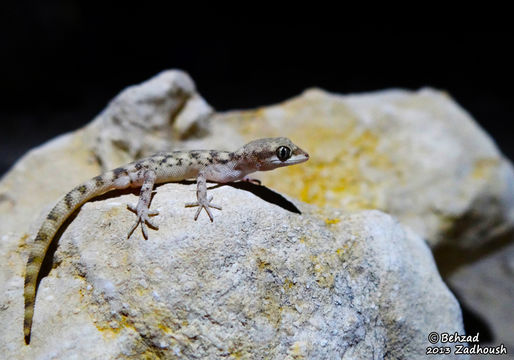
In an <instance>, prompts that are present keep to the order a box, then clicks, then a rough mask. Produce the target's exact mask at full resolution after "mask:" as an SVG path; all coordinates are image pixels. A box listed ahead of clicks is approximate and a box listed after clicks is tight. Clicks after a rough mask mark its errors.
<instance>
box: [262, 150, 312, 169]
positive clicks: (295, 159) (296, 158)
mask: <svg viewBox="0 0 514 360" xmlns="http://www.w3.org/2000/svg"><path fill="white" fill-rule="evenodd" d="M307 160H309V154H307V153H304V154H300V155H293V156H291V157H290V158H289V159H287V160H286V161H280V160H279V159H273V160H271V162H272V163H273V164H276V165H284V166H285V165H294V164H300V163H303V162H306V161H307Z"/></svg>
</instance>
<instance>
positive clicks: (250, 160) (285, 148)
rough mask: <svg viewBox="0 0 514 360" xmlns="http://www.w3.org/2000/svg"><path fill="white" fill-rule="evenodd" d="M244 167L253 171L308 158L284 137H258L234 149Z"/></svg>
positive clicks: (271, 168) (297, 162)
mask: <svg viewBox="0 0 514 360" xmlns="http://www.w3.org/2000/svg"><path fill="white" fill-rule="evenodd" d="M236 154H237V155H239V156H240V159H241V162H243V164H241V165H243V166H244V167H247V168H254V171H267V170H273V169H276V168H278V167H283V166H289V165H294V164H299V163H302V162H305V161H307V160H309V154H307V153H306V152H305V151H303V150H302V149H300V148H299V147H298V146H296V145H295V144H294V143H293V142H292V141H291V140H289V139H288V138H285V137H278V138H267V139H259V140H254V141H252V142H249V143H248V144H246V145H245V146H243V147H242V148H241V149H239V150H238V151H236Z"/></svg>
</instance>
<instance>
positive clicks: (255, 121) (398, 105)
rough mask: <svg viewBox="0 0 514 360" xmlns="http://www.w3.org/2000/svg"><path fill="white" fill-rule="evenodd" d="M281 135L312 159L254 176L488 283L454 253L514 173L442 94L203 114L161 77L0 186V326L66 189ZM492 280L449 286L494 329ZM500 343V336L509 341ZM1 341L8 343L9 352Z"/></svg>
mask: <svg viewBox="0 0 514 360" xmlns="http://www.w3.org/2000/svg"><path fill="white" fill-rule="evenodd" d="M277 135H280V136H283V135H285V136H288V137H290V138H292V139H293V140H294V141H295V142H297V143H298V144H299V145H300V146H302V147H303V148H305V149H306V150H308V151H309V153H310V154H311V160H310V161H309V162H307V163H305V164H302V165H301V166H294V167H288V168H284V169H278V170H276V171H273V172H270V173H265V174H263V176H262V179H263V181H264V183H265V184H266V185H267V186H268V187H270V188H273V189H276V190H278V191H279V192H281V193H285V194H289V195H290V196H293V197H296V198H298V199H301V200H303V201H305V202H308V203H311V204H314V205H318V206H322V207H324V206H328V207H336V208H340V209H345V210H351V211H359V210H363V209H370V208H376V209H381V210H383V211H385V212H389V213H391V214H392V215H394V216H396V217H398V218H399V219H400V221H401V223H402V224H404V225H408V226H409V227H410V228H411V229H413V230H414V231H415V232H417V233H418V234H420V235H421V236H422V237H423V238H424V239H426V240H427V241H428V242H429V243H430V245H432V246H434V247H438V248H441V246H440V245H445V244H451V245H452V246H455V247H457V251H455V254H457V256H456V257H455V258H454V259H452V260H451V261H452V262H454V263H455V264H462V263H463V262H464V263H468V265H467V267H466V268H465V271H466V274H467V275H466V276H467V278H468V280H469V281H470V283H471V282H472V280H473V279H474V278H475V277H477V278H480V275H481V272H482V271H483V272H484V274H487V271H488V270H484V268H483V267H482V265H480V264H481V262H477V264H478V265H477V266H474V265H475V264H471V263H469V262H470V260H469V259H461V258H459V256H460V257H463V256H467V255H466V254H468V252H467V251H472V252H474V253H475V254H477V253H481V252H482V250H484V249H485V250H487V249H488V248H489V247H490V245H491V242H490V240H491V239H495V238H498V236H501V235H502V234H505V233H506V232H507V231H508V230H509V228H511V224H512V218H513V211H512V209H513V203H514V200H513V199H514V189H513V172H512V167H511V165H510V163H509V162H508V161H507V160H505V159H504V158H503V157H502V155H501V154H500V152H499V151H498V149H497V148H496V146H495V145H494V143H493V141H492V140H491V139H490V138H489V137H488V136H487V134H485V133H484V132H483V131H482V130H481V129H480V128H479V127H478V126H477V125H476V124H475V123H474V121H473V119H472V118H471V117H470V116H469V115H468V114H467V113H466V112H465V111H464V110H463V109H461V108H460V107H459V106H458V105H457V104H456V103H455V102H454V101H452V100H451V98H449V97H448V96H447V95H446V94H444V93H442V92H438V91H435V90H432V89H423V90H420V91H417V92H411V91H401V90H390V91H382V92H375V93H370V94H363V95H352V96H341V95H334V94H329V93H326V92H323V91H321V90H309V91H306V92H305V93H304V94H302V95H301V96H299V97H297V98H294V99H292V100H289V101H286V102H284V103H281V104H277V105H274V106H268V107H263V108H260V109H257V110H249V111H237V112H228V113H218V114H213V113H212V109H211V108H210V107H209V105H208V104H207V103H206V102H205V100H203V99H202V98H201V97H200V96H199V94H198V93H197V92H196V90H195V86H194V83H193V82H192V80H191V79H190V78H189V77H188V76H187V74H185V73H183V72H180V71H166V72H163V73H161V74H159V75H157V76H156V77H155V78H152V79H150V80H149V81H147V82H145V83H142V84H141V85H137V86H133V87H130V88H128V89H127V90H125V91H123V92H122V93H121V94H120V95H119V96H117V97H116V98H115V99H114V100H113V101H112V102H111V103H110V104H109V105H108V107H107V108H106V109H105V110H104V111H103V112H102V113H101V114H100V115H99V116H98V117H97V118H96V119H95V120H94V121H93V122H92V123H91V124H89V125H87V126H86V127H84V128H83V129H80V130H78V131H76V132H74V133H70V134H66V135H63V136H61V137H59V138H57V139H55V140H52V141H50V142H48V143H47V144H44V145H42V146H41V147H39V148H37V149H34V150H33V151H31V152H29V153H28V154H27V155H26V156H24V157H23V159H21V160H20V161H19V162H18V163H17V164H16V165H15V166H14V167H13V169H11V171H10V172H9V173H8V174H7V175H6V176H5V177H4V178H2V179H1V181H0V249H1V258H0V259H1V261H0V269H1V271H0V290H2V294H3V295H2V296H4V298H3V299H10V300H9V302H5V301H4V300H2V302H1V303H0V317H1V318H0V322H1V323H2V324H4V323H9V321H10V320H9V319H14V318H13V316H18V315H20V314H21V307H20V308H19V310H20V313H19V314H18V313H16V314H13V313H12V312H10V311H11V310H12V308H13V307H14V305H13V304H15V303H16V306H21V303H22V298H21V297H20V298H17V297H16V296H17V295H16V296H14V295H13V292H17V291H20V288H18V287H17V286H21V283H22V280H21V278H19V277H20V276H21V275H22V274H23V265H24V264H23V262H24V261H25V260H24V259H25V258H24V257H23V256H25V255H22V257H21V258H20V254H19V253H21V254H26V250H27V249H26V246H27V243H29V242H30V241H32V236H33V234H34V233H35V232H36V231H37V228H38V226H39V225H40V223H41V220H42V217H43V216H44V215H46V214H45V210H49V209H50V208H51V206H53V204H54V203H55V201H56V200H57V199H58V198H59V196H61V195H63V194H64V193H65V192H66V191H68V190H69V189H71V188H72V187H73V186H75V185H77V184H79V183H80V182H82V181H84V180H86V179H89V178H91V177H93V176H95V175H97V174H98V173H100V172H101V171H102V170H103V169H106V168H112V167H115V166H117V165H120V164H122V163H126V162H128V161H132V160H133V159H134V158H137V157H140V156H146V155H149V154H150V153H152V152H155V151H160V150H171V149H179V148H185V149H192V148H213V149H214V148H215V149H220V150H233V149H235V148H237V147H238V146H240V145H242V144H243V143H245V142H246V141H247V140H250V139H253V138H256V137H262V136H277ZM191 194H194V193H193V192H191ZM189 200H190V199H189ZM176 211H177V212H178V214H184V213H185V212H184V211H186V210H179V209H177V210H176ZM224 211H225V210H224ZM320 211H321V210H320ZM323 211H327V212H330V211H331V210H328V209H325V210H323ZM175 215H176V214H175ZM218 217H219V216H218ZM187 220H188V221H189V220H190V218H189V214H188V217H187ZM217 220H218V218H217ZM65 234H66V233H65ZM65 236H66V235H65ZM65 236H64V237H63V239H64V238H65ZM506 243H508V241H507V242H506ZM462 249H468V250H466V252H462V251H461V250H462ZM469 249H471V250H469ZM506 249H508V248H506ZM60 251H61V250H60ZM459 251H461V252H460V253H459ZM505 251H507V250H505ZM57 254H58V255H59V254H60V253H59V252H58V253H57ZM503 258H504V257H503V256H495V257H493V258H491V259H488V260H487V261H488V266H487V268H492V269H502V268H503V266H504V265H503V260H501V259H503ZM474 259H480V256H478V257H476V258H474ZM493 263H494V264H493ZM20 266H21V267H20ZM14 269H15V270H14ZM59 269H61V267H59V268H57V269H56V270H54V271H55V272H57V271H62V270H59ZM477 269H479V270H477ZM453 270H455V269H453ZM492 271H493V270H492ZM53 273H54V272H52V274H53ZM497 273H498V274H499V277H501V278H502V279H503V280H502V281H504V283H500V282H499V281H497V280H496V281H487V284H486V285H487V286H476V287H465V286H461V287H459V288H458V291H459V294H460V295H461V296H462V297H463V300H464V301H465V302H466V303H468V304H473V308H474V310H476V311H477V312H478V313H480V314H481V315H482V316H484V317H485V319H486V320H487V321H488V322H489V323H490V324H492V323H493V322H494V329H493V330H494V331H495V332H496V333H498V331H499V329H506V328H508V326H509V324H512V323H514V318H513V317H512V316H513V314H514V313H513V312H512V311H510V312H509V311H507V312H505V311H493V310H492V309H490V308H488V306H487V304H486V303H487V301H485V302H484V301H483V299H487V298H488V297H489V296H490V294H503V295H498V299H497V301H495V302H492V303H494V304H496V303H497V302H502V303H503V304H504V305H506V304H508V301H509V300H511V299H512V296H511V297H508V296H509V295H508V294H510V293H509V292H506V291H505V289H509V286H510V284H512V273H510V272H508V271H503V272H501V271H500V270H498V271H497ZM500 273H501V274H500ZM456 274H457V275H456V276H460V275H459V272H457V273H456ZM449 275H450V278H449V279H450V282H452V283H453V280H452V279H453V275H451V274H449ZM67 276H70V275H67ZM484 276H485V275H484ZM51 279H52V276H50V277H48V278H47V279H46V281H47V282H48V281H50V280H51ZM496 279H498V278H496ZM461 281H462V278H461ZM17 282H19V284H18V283H17ZM457 283H458V282H457ZM43 284H44V283H43ZM6 289H7V290H6ZM468 290H469V291H468ZM509 291H510V290H509ZM20 294H21V293H20ZM57 295H58V294H57ZM57 295H52V296H57ZM59 296H61V295H59ZM80 296H83V295H80ZM501 296H503V298H502V299H499V298H500V297H501ZM14 298H16V301H15V302H13V301H14V300H13V299H14ZM62 299H64V300H66V301H67V298H64V297H62ZM6 301H7V300H6ZM41 301H43V300H41ZM18 302H19V303H18ZM58 303H62V301H59V302H58ZM502 306H503V305H502ZM53 308H54V309H55V308H56V306H55V305H54V306H53ZM10 309H11V310H10ZM17 311H18V310H17ZM57 312H58V311H57ZM502 313H503V314H502ZM6 314H8V315H6ZM502 315H503V316H502ZM366 316H367V314H366ZM15 323H16V324H17V323H18V320H16V321H15ZM12 326H15V325H12ZM16 326H18V325H16ZM8 329H11V330H9V332H11V331H14V330H12V329H17V328H12V327H8ZM20 329H21V325H20ZM402 329H403V328H402ZM82 330H83V329H82ZM90 330H91V331H92V332H94V331H96V328H91V329H90ZM5 331H7V330H5ZM48 331H50V330H49V329H48ZM52 331H55V330H52ZM3 334H7V332H4V333H3ZM102 334H105V333H102ZM9 336H10V335H9ZM102 336H104V335H102ZM505 336H507V335H505V334H502V335H501V337H500V340H502V341H503V340H505V342H506V343H512V339H511V340H508V338H506V337H505ZM3 337H4V336H3V335H2V336H1V338H2V339H3ZM16 341H17V340H16ZM4 344H6V343H4V342H2V346H1V347H0V350H2V349H4ZM75 345H76V344H70V345H69V346H70V347H73V346H75ZM6 346H8V347H9V348H12V346H14V347H15V348H16V347H17V346H18V343H14V345H12V344H9V345H6ZM67 346H68V345H67ZM10 354H14V353H13V352H10Z"/></svg>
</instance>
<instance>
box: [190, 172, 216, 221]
mask: <svg viewBox="0 0 514 360" xmlns="http://www.w3.org/2000/svg"><path fill="white" fill-rule="evenodd" d="M196 200H197V201H196V202H192V203H187V204H186V207H194V206H198V210H197V211H196V214H195V220H196V219H198V215H200V212H201V211H202V209H205V211H206V212H207V215H209V219H210V220H211V222H212V221H213V217H212V213H211V210H210V209H209V208H214V209H218V210H221V206H219V205H215V204H211V201H212V196H211V197H210V198H207V179H206V178H205V174H204V173H203V172H201V171H200V173H199V174H198V177H197V179H196Z"/></svg>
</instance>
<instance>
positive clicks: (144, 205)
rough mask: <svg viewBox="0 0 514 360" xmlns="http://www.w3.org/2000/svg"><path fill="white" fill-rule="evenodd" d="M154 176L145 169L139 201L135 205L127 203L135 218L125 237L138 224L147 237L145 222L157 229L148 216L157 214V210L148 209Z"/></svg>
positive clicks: (130, 233) (128, 235) (146, 237)
mask: <svg viewBox="0 0 514 360" xmlns="http://www.w3.org/2000/svg"><path fill="white" fill-rule="evenodd" d="M155 177H156V176H155V173H154V172H153V171H146V172H145V173H144V182H143V186H141V193H140V194H139V201H138V202H137V205H133V204H127V207H128V208H129V210H131V211H133V212H135V213H136V215H137V220H136V222H135V224H134V225H133V226H132V227H131V228H130V231H129V232H128V234H127V238H129V237H130V235H132V233H133V232H134V230H136V228H137V226H138V225H139V224H141V230H142V231H143V236H144V238H145V239H148V230H147V228H146V224H148V226H150V227H151V228H154V229H159V227H158V226H157V225H155V224H154V223H153V222H152V221H151V220H150V216H155V215H159V211H158V210H150V209H149V206H150V200H151V197H152V190H153V186H154V184H155Z"/></svg>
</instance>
